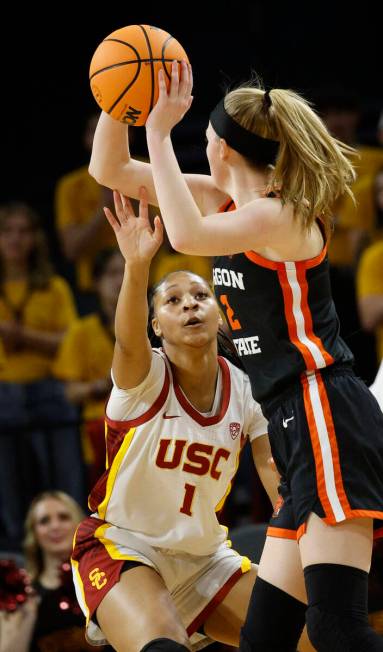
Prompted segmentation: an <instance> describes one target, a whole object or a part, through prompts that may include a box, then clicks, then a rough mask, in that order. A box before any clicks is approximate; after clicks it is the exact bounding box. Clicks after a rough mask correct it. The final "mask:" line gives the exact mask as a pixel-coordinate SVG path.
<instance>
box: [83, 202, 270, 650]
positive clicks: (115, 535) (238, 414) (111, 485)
mask: <svg viewBox="0 0 383 652" xmlns="http://www.w3.org/2000/svg"><path fill="white" fill-rule="evenodd" d="M115 205H116V213H117V216H118V220H117V219H116V218H115V217H114V216H113V214H112V213H111V212H110V211H109V210H107V209H106V214H107V217H108V220H109V222H110V224H111V225H112V227H113V229H114V231H115V234H116V237H117V241H118V244H119V247H120V250H121V253H122V254H123V256H124V258H125V275H124V280H123V284H122V288H121V292H120V296H119V301H118V306H117V311H116V326H115V330H116V344H115V350H114V359H113V381H114V387H113V390H112V393H111V396H110V399H109V402H108V405H107V410H106V415H107V416H106V426H107V430H106V442H107V470H106V471H105V473H104V475H103V476H102V477H101V479H100V480H99V482H98V483H97V484H96V486H95V488H94V489H93V491H92V493H91V496H90V501H89V505H90V508H91V509H92V511H93V512H94V513H93V515H92V517H89V518H87V519H85V521H83V523H82V524H81V525H80V527H79V528H78V530H77V533H76V537H75V546H74V551H73V557H72V559H73V570H74V578H75V584H76V591H77V596H78V599H79V603H80V604H81V606H82V608H83V611H84V613H85V614H86V616H87V618H88V629H87V632H88V638H89V640H90V642H95V643H97V641H98V642H100V641H101V640H103V639H107V640H108V641H109V642H110V644H111V645H112V646H113V647H114V648H115V649H116V650H119V651H120V650H140V649H143V650H148V651H150V652H152V651H162V652H170V651H173V652H177V651H179V652H181V651H182V650H186V649H187V648H189V646H190V645H191V643H190V641H189V637H191V636H192V635H193V634H194V633H195V632H197V630H198V629H199V628H200V626H201V625H203V624H204V627H205V633H206V634H207V635H208V636H210V637H211V638H213V639H217V640H220V641H223V642H226V643H228V644H232V645H237V644H238V642H239V631H240V627H241V624H242V623H243V622H244V620H245V616H246V611H247V606H248V603H249V599H250V595H251V591H252V587H253V584H254V580H255V573H256V570H255V567H254V566H252V565H251V563H250V561H249V560H248V559H247V558H245V557H240V556H239V555H238V554H237V553H236V552H234V551H233V550H231V549H230V547H229V544H228V542H227V537H226V534H227V529H226V528H224V527H223V526H221V525H220V524H219V522H218V520H217V517H216V511H217V510H219V509H221V507H222V505H223V502H224V500H225V498H226V496H227V494H228V492H229V489H230V485H231V481H232V478H233V476H234V474H235V471H236V469H237V466H238V459H239V454H240V451H241V448H242V446H243V444H244V442H245V440H246V438H247V437H248V438H249V439H250V441H251V442H252V450H253V455H254V460H255V463H256V466H257V468H258V471H259V473H260V476H261V478H262V480H263V482H264V484H265V486H266V487H267V489H268V491H269V492H270V497H271V499H272V500H273V498H275V497H276V494H277V481H276V476H275V474H274V472H273V471H272V470H271V469H270V468H269V465H268V464H267V460H268V458H269V456H270V448H269V444H268V437H267V435H265V432H266V430H267V423H266V421H265V418H264V417H263V415H262V412H261V409H260V406H259V404H257V403H256V402H255V401H254V399H253V397H252V395H251V387H250V382H249V380H248V377H247V376H246V375H245V374H244V373H243V371H241V370H239V369H238V368H236V367H234V366H233V365H232V364H231V363H229V362H227V361H226V360H225V359H224V358H220V357H217V331H218V326H219V323H220V315H219V309H218V305H217V303H216V301H215V298H214V295H213V294H212V292H211V290H210V288H209V285H208V283H207V281H205V280H203V279H202V278H200V277H199V276H196V275H194V274H191V273H189V272H174V273H172V274H170V275H168V276H167V277H165V279H164V280H163V281H162V282H160V284H159V285H158V286H157V287H156V288H155V290H154V291H153V298H152V307H153V319H152V325H153V329H154V331H155V334H156V335H157V336H158V337H160V338H161V339H162V343H163V351H162V350H159V349H155V350H152V348H151V346H150V342H149V339H148V336H147V320H148V310H147V299H146V296H147V283H148V275H149V268H150V261H151V259H152V257H153V256H154V254H155V253H156V251H157V249H158V248H159V246H160V244H161V241H162V227H161V223H160V221H159V219H158V218H156V223H155V228H154V230H153V231H152V229H151V228H150V223H149V220H148V216H147V202H146V199H145V196H144V195H142V196H141V204H140V216H139V218H136V217H135V216H134V214H133V212H132V208H131V206H130V203H129V201H128V200H127V199H125V198H124V197H122V198H121V197H120V196H119V195H118V194H117V193H115ZM273 494H274V495H273ZM89 619H90V620H89ZM96 620H97V621H98V625H97V624H96V622H95V621H96ZM101 630H102V631H101ZM192 641H193V642H194V639H192Z"/></svg>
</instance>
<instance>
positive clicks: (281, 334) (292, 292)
mask: <svg viewBox="0 0 383 652" xmlns="http://www.w3.org/2000/svg"><path fill="white" fill-rule="evenodd" d="M233 208H235V206H234V204H233V202H229V203H228V204H226V206H225V207H223V208H222V209H221V210H222V211H227V210H233ZM326 249H327V248H326V247H324V249H323V251H322V252H321V253H320V254H319V255H318V256H316V257H315V258H311V259H309V260H304V261H299V262H291V261H289V262H277V261H272V260H268V259H266V258H264V257H263V256H261V255H259V254H257V253H255V252H254V251H246V252H244V253H241V254H236V255H234V256H217V257H216V258H215V260H214V272H213V278H214V286H215V293H216V296H217V299H218V301H219V303H220V306H221V308H222V309H223V310H224V312H225V314H226V318H227V322H228V326H229V327H230V330H231V334H232V337H233V341H234V344H235V346H236V348H237V351H238V354H239V355H240V356H241V360H242V362H243V365H244V367H245V369H246V371H247V373H248V374H249V376H250V379H251V383H252V391H253V396H254V398H255V399H256V400H257V401H260V402H262V401H264V400H266V399H268V398H270V397H272V396H274V395H277V394H278V393H279V392H280V391H282V390H283V389H284V388H285V387H286V386H287V385H289V384H290V383H291V381H292V380H293V379H294V378H297V377H299V375H300V374H301V373H302V372H304V371H311V370H315V369H320V368H322V367H326V366H328V365H330V364H332V363H334V362H343V363H348V362H352V360H353V356H352V353H351V351H350V350H349V349H348V347H347V346H346V344H345V343H344V342H343V340H342V339H341V338H340V337H339V321H338V319H337V316H336V311H335V306H334V303H333V300H332V297H331V288H330V282H329V276H328V264H329V263H328V259H327V255H326Z"/></svg>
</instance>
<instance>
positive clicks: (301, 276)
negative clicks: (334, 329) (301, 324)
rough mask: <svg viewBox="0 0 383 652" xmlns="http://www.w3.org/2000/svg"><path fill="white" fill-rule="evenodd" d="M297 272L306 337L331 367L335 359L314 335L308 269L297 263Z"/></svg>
mask: <svg viewBox="0 0 383 652" xmlns="http://www.w3.org/2000/svg"><path fill="white" fill-rule="evenodd" d="M296 270H297V279H298V283H299V285H300V288H301V307H302V312H303V314H304V318H305V331H306V335H307V337H308V338H309V339H310V340H311V341H312V342H314V344H316V346H317V347H318V349H319V351H320V352H321V354H322V356H323V359H324V361H325V362H326V365H330V364H332V363H333V362H334V358H333V357H332V355H330V354H329V353H327V351H326V349H325V348H324V346H323V343H322V340H321V339H320V338H319V337H317V336H316V335H315V334H314V330H313V320H312V316H311V311H310V308H309V304H308V292H309V286H308V283H307V278H306V269H305V267H304V266H303V265H300V264H299V263H296Z"/></svg>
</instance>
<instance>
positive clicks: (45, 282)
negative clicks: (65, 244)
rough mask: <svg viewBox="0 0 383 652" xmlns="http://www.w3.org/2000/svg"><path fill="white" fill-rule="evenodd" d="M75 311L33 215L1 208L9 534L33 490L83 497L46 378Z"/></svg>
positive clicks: (2, 469) (67, 409)
mask: <svg viewBox="0 0 383 652" xmlns="http://www.w3.org/2000/svg"><path fill="white" fill-rule="evenodd" d="M75 317H76V312H75V307H74V301H73V297H72V293H71V291H70V288H69V286H68V285H67V283H66V281H65V280H64V279H62V278H60V277H59V276H55V275H54V273H53V270H52V267H51V264H50V261H49V256H48V248H47V242H46V239H45V234H44V232H43V230H42V228H41V226H40V222H39V218H38V216H37V215H36V214H35V213H34V211H33V210H32V209H31V208H30V207H29V206H28V205H26V204H23V203H17V202H14V203H10V204H7V205H4V206H2V207H0V339H1V342H2V346H3V348H4V355H5V361H4V362H5V364H4V365H2V366H0V536H4V537H5V538H8V539H16V540H18V539H19V538H20V536H21V535H22V528H23V519H24V514H25V510H26V508H27V506H28V504H29V502H30V500H31V498H32V497H33V495H35V493H37V492H38V491H40V490H45V489H62V490H65V491H67V492H68V493H70V494H71V495H72V496H73V497H74V498H77V499H82V497H83V487H82V481H83V480H82V467H81V463H80V461H79V455H78V452H79V446H78V433H77V430H76V429H75V428H74V426H73V423H74V422H75V421H76V419H77V415H76V412H75V411H74V410H73V408H72V407H71V406H70V405H69V404H68V402H67V400H66V399H65V396H64V392H63V387H62V384H61V383H60V382H59V381H57V380H54V379H52V377H51V366H52V362H53V359H54V356H55V354H56V351H57V349H58V346H59V344H60V342H61V340H62V338H63V336H64V333H65V330H66V329H67V328H68V326H69V325H70V323H71V322H72V321H74V319H75ZM69 470H70V473H69Z"/></svg>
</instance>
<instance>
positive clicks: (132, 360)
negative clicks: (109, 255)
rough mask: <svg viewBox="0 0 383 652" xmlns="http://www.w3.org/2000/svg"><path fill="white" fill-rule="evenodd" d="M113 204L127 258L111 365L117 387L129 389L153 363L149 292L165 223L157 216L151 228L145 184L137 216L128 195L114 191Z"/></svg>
mask: <svg viewBox="0 0 383 652" xmlns="http://www.w3.org/2000/svg"><path fill="white" fill-rule="evenodd" d="M114 205H115V210H116V215H117V218H116V217H115V216H114V215H113V213H112V212H111V211H110V210H109V209H108V208H105V209H104V210H105V215H106V217H107V219H108V222H109V224H110V225H111V227H112V228H113V230H114V233H115V235H116V238H117V242H118V246H119V248H120V251H121V253H122V255H123V257H124V259H125V271H124V278H123V281H122V286H121V290H120V295H119V298H118V303H117V309H116V319H115V335H116V343H115V348H114V356H113V365H112V369H113V375H114V379H115V382H116V383H117V385H118V387H120V388H121V389H130V388H131V387H136V386H137V385H139V384H140V383H141V382H142V381H143V380H144V379H145V377H146V376H147V374H148V372H149V369H150V364H151V356H152V353H151V346H150V342H149V339H148V336H147V320H148V305H147V298H146V295H147V289H148V278H149V268H150V263H151V260H152V258H153V256H154V255H155V254H156V252H157V251H158V249H159V247H160V245H161V242H162V224H161V221H160V219H159V217H156V218H155V221H154V229H152V228H151V225H150V222H149V218H148V201H147V193H146V191H145V189H143V188H142V189H141V194H140V210H139V216H138V217H136V216H135V214H134V212H133V208H132V205H131V203H130V201H129V199H128V198H127V197H125V196H124V195H120V194H119V193H118V192H114Z"/></svg>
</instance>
